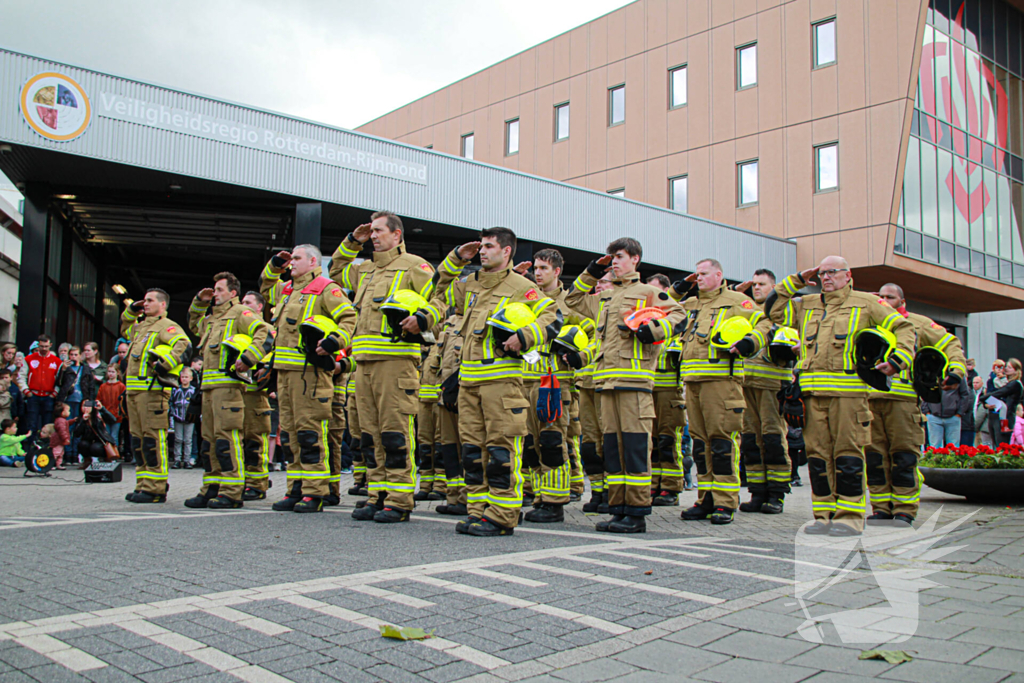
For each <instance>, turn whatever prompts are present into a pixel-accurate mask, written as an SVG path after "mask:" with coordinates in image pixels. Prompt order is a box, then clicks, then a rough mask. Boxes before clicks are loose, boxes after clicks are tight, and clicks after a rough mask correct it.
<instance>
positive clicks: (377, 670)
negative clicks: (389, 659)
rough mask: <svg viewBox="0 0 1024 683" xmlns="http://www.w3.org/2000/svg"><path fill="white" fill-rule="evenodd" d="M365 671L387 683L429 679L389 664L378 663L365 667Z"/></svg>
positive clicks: (416, 681)
mask: <svg viewBox="0 0 1024 683" xmlns="http://www.w3.org/2000/svg"><path fill="white" fill-rule="evenodd" d="M366 673H367V674H368V675H370V676H372V677H373V678H374V679H375V680H379V681H387V683H426V681H427V680H429V679H426V678H423V677H422V676H417V675H416V674H414V673H409V672H408V671H405V670H404V669H399V668H398V667H396V666H392V665H391V664H378V665H377V666H375V667H372V668H370V669H367V670H366Z"/></svg>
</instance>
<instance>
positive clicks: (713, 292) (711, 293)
mask: <svg viewBox="0 0 1024 683" xmlns="http://www.w3.org/2000/svg"><path fill="white" fill-rule="evenodd" d="M724 291H725V283H723V284H720V285H718V286H717V287H715V288H714V289H709V290H707V291H703V292H698V293H697V298H698V299H700V300H701V301H710V300H711V299H714V298H715V297H717V296H718V295H719V294H721V293H722V292H724Z"/></svg>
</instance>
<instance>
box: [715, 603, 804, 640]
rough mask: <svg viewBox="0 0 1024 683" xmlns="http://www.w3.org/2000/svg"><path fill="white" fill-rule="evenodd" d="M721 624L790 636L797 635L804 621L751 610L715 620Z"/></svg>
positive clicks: (755, 609)
mask: <svg viewBox="0 0 1024 683" xmlns="http://www.w3.org/2000/svg"><path fill="white" fill-rule="evenodd" d="M715 621H716V622H718V623H720V624H726V625H728V626H732V627H735V628H738V629H742V630H744V631H756V632H757V633H768V634H771V635H773V636H780V637H782V636H788V635H789V634H790V633H796V632H797V629H799V628H800V626H802V625H803V623H804V620H803V619H802V618H800V619H798V618H796V617H791V616H787V615H785V614H774V613H772V612H766V611H764V610H761V609H757V608H753V607H752V608H749V609H744V610H740V611H738V612H733V613H732V614H727V615H725V616H724V617H719V618H718V619H715Z"/></svg>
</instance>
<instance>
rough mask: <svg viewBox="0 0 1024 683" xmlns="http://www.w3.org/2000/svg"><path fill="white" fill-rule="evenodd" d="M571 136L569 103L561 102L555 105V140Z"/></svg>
mask: <svg viewBox="0 0 1024 683" xmlns="http://www.w3.org/2000/svg"><path fill="white" fill-rule="evenodd" d="M568 137H569V105H568V104H560V105H558V106H557V107H555V140H565V139H566V138H568Z"/></svg>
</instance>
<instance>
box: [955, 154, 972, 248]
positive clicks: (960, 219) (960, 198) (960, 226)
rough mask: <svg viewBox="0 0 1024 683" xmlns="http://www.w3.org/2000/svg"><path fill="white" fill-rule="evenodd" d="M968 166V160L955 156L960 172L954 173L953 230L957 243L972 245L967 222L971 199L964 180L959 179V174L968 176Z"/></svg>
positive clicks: (956, 167)
mask: <svg viewBox="0 0 1024 683" xmlns="http://www.w3.org/2000/svg"><path fill="white" fill-rule="evenodd" d="M966 167H967V162H966V161H964V160H963V159H961V158H959V157H953V168H954V169H958V170H959V173H956V172H954V175H953V231H954V234H955V237H956V243H957V244H962V245H964V246H970V244H971V232H970V226H969V225H968V223H967V220H968V219H967V217H968V215H970V211H969V209H970V199H969V198H968V196H967V188H966V187H965V186H964V184H963V182H962V181H959V180H957V178H958V176H966Z"/></svg>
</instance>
